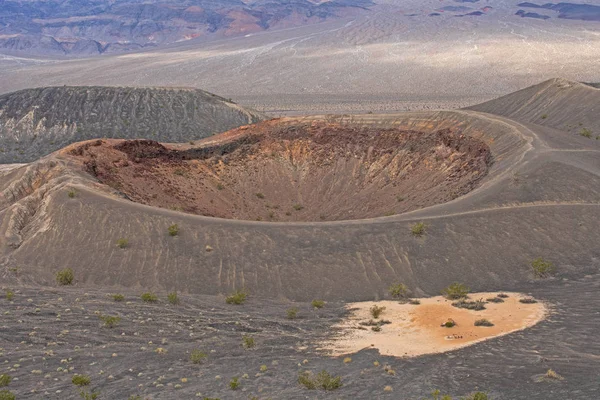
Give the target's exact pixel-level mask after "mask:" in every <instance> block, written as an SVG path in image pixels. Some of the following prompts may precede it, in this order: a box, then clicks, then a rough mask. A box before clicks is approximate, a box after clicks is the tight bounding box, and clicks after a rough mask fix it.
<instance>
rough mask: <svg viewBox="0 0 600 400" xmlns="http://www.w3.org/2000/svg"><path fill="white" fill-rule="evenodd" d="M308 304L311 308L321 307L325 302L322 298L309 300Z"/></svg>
mask: <svg viewBox="0 0 600 400" xmlns="http://www.w3.org/2000/svg"><path fill="white" fill-rule="evenodd" d="M310 305H311V306H312V307H313V308H323V307H325V302H324V301H323V300H313V301H311V303H310Z"/></svg>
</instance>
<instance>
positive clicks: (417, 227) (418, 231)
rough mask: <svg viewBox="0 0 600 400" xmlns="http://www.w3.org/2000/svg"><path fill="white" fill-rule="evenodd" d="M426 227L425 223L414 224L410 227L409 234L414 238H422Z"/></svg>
mask: <svg viewBox="0 0 600 400" xmlns="http://www.w3.org/2000/svg"><path fill="white" fill-rule="evenodd" d="M426 227H427V226H426V225H425V223H423V222H417V223H416V224H414V225H413V226H411V228H410V232H411V233H412V234H413V235H414V236H423V235H424V234H425V228H426Z"/></svg>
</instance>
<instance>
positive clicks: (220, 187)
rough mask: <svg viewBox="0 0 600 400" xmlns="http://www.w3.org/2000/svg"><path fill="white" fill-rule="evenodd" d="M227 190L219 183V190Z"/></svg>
mask: <svg viewBox="0 0 600 400" xmlns="http://www.w3.org/2000/svg"><path fill="white" fill-rule="evenodd" d="M223 189H225V186H223V184H222V183H217V190H223Z"/></svg>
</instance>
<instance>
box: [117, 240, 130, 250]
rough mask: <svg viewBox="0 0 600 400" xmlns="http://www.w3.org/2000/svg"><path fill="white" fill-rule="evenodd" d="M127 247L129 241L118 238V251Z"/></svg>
mask: <svg viewBox="0 0 600 400" xmlns="http://www.w3.org/2000/svg"><path fill="white" fill-rule="evenodd" d="M128 245H129V240H127V239H125V238H120V239H118V240H117V247H118V248H120V249H124V248H126V247H127V246H128Z"/></svg>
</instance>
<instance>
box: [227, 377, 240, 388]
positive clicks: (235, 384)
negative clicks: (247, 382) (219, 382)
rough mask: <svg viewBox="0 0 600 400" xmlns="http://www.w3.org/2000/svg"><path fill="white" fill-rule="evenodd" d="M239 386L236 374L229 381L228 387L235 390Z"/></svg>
mask: <svg viewBox="0 0 600 400" xmlns="http://www.w3.org/2000/svg"><path fill="white" fill-rule="evenodd" d="M239 387H240V378H238V377H237V376H234V377H233V378H231V380H230V381H229V388H230V389H231V390H237V389H238V388H239Z"/></svg>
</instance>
